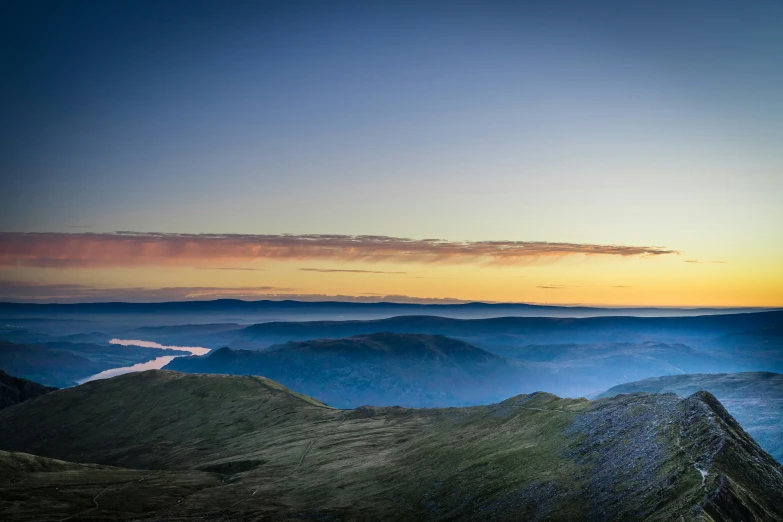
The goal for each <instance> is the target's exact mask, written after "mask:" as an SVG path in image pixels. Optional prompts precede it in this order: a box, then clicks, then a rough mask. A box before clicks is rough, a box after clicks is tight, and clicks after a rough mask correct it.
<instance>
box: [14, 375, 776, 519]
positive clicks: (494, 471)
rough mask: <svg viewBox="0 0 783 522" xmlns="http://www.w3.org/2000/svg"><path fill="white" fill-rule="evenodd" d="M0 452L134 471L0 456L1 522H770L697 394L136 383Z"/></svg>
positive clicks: (759, 454) (732, 436) (27, 423)
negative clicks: (370, 400) (437, 398)
mask: <svg viewBox="0 0 783 522" xmlns="http://www.w3.org/2000/svg"><path fill="white" fill-rule="evenodd" d="M0 446H2V448H1V449H4V450H11V451H24V452H28V453H34V454H37V455H40V456H45V457H47V458H48V459H52V458H55V459H64V460H67V461H78V462H92V463H96V464H100V465H102V466H123V467H127V468H141V469H147V470H149V471H146V472H137V471H125V470H116V469H110V470H108V471H106V470H101V475H100V477H107V478H105V479H101V478H95V477H98V476H99V475H97V474H95V475H93V474H87V473H85V472H83V471H80V470H81V467H82V466H85V465H72V464H67V463H57V464H56V465H54V464H50V463H51V461H50V460H48V459H40V458H39V457H31V456H27V455H23V456H19V455H13V454H5V453H0V470H3V469H11V470H12V471H11V472H10V473H0V480H2V481H3V482H4V483H3V484H0V487H2V488H4V489H3V490H2V491H3V493H2V494H0V514H2V515H3V517H4V518H6V519H9V520H41V519H47V520H52V519H60V518H66V517H69V516H72V515H77V514H78V515H79V516H78V517H77V518H78V519H83V520H84V519H91V520H111V519H121V518H132V519H135V520H153V519H154V520H330V521H334V520H378V519H384V520H544V519H546V520H562V521H566V520H568V521H571V520H596V521H598V520H601V521H603V520H609V521H614V520H617V521H620V520H622V521H635V520H649V521H671V520H685V521H696V520H703V521H714V522H718V521H720V522H724V521H725V522H728V521H732V520H745V521H767V520H783V468H782V467H781V466H780V465H779V464H778V463H777V462H775V461H774V459H772V458H771V457H770V456H769V455H767V454H766V453H765V452H764V451H763V450H761V449H760V448H759V447H758V446H757V445H756V444H755V442H754V441H753V440H752V439H751V438H750V437H749V436H748V435H747V434H746V433H745V432H744V431H743V430H742V428H741V427H740V426H739V425H738V424H737V423H736V422H735V421H734V420H733V419H732V418H731V417H730V416H729V414H728V413H727V412H726V411H725V410H724V409H723V407H722V406H721V405H720V403H718V402H717V400H715V398H714V397H712V396H711V395H709V394H707V393H701V392H700V393H697V394H695V395H693V396H691V397H689V398H687V399H682V398H679V397H677V396H675V395H673V394H672V395H624V396H621V397H616V398H612V399H603V400H600V401H596V402H588V401H586V400H569V399H559V398H557V397H555V396H553V395H549V394H543V393H538V394H533V395H525V396H518V397H514V398H512V399H509V400H506V401H504V402H502V403H499V404H495V405H491V406H479V407H471V408H451V409H424V410H411V409H403V408H371V407H365V408H359V409H355V410H336V409H334V408H330V407H328V406H325V405H323V404H321V403H319V402H318V401H315V400H313V399H309V398H307V397H305V396H301V395H298V394H295V393H293V392H291V391H290V390H287V389H286V388H284V387H282V386H280V385H279V384H277V383H275V382H273V381H269V380H266V379H263V378H258V377H241V376H226V375H185V374H179V373H176V372H167V371H150V372H143V373H137V374H127V375H122V376H119V377H116V378H113V379H108V380H104V381H95V382H90V383H87V384H85V385H82V386H78V387H76V388H71V389H68V390H62V391H58V392H55V393H51V394H47V395H45V396H42V397H39V398H38V399H34V400H31V401H28V402H25V403H22V404H18V405H16V406H13V407H11V408H7V409H5V410H3V411H0ZM13 459H17V460H18V459H22V460H23V461H26V460H28V459H29V460H33V461H34V462H33V464H30V465H27V464H24V465H20V464H19V463H18V462H17V463H16V464H15V463H14V462H13ZM39 460H40V462H41V464H37V462H38V461H39ZM9 461H10V463H9ZM67 466H75V467H76V468H75V471H76V473H74V474H73V475H71V476H70V477H69V478H68V479H67V481H66V479H65V478H64V475H63V474H62V470H63V468H67ZM42 468H43V469H42ZM121 473H125V475H122V477H120V475H119V474H121ZM112 474H117V475H112ZM702 474H704V478H702ZM66 482H67V484H65V483H66ZM55 487H60V490H59V492H58V493H55V492H54V491H53V490H54V488H55ZM39 492H40V495H41V497H40V498H43V499H44V500H45V501H39V497H38V493H39ZM52 498H54V499H56V505H53V503H54V502H55V500H50V499H52ZM142 498H144V499H147V498H149V499H152V500H149V501H147V500H144V501H142V500H138V501H133V499H142Z"/></svg>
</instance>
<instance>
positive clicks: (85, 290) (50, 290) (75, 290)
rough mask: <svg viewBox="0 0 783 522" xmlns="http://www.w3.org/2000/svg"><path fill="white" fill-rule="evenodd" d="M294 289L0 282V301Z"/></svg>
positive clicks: (179, 297) (238, 295)
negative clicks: (124, 286)
mask: <svg viewBox="0 0 783 522" xmlns="http://www.w3.org/2000/svg"><path fill="white" fill-rule="evenodd" d="M293 291H296V289H295V288H285V287H276V286H244V287H213V286H172V287H163V288H147V287H126V288H123V287H119V288H118V287H109V286H101V285H81V284H47V283H30V282H19V281H0V300H5V301H42V302H43V301H60V302H85V301H142V302H148V301H186V300H191V299H221V298H235V299H261V298H264V297H266V296H269V295H277V294H279V293H281V292H293Z"/></svg>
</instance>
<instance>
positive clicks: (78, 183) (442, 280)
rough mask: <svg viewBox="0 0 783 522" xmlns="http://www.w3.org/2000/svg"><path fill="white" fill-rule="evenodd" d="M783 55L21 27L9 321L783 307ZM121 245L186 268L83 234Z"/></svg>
mask: <svg viewBox="0 0 783 522" xmlns="http://www.w3.org/2000/svg"><path fill="white" fill-rule="evenodd" d="M782 28H783V4H782V3H781V2H779V1H777V0H768V1H736V2H723V1H699V2H696V1H689V0H680V1H671V2H667V1H663V2H644V3H642V2H621V1H612V2H609V1H603V2H602V1H596V2H578V1H573V2H566V1H546V2H543V1H542V2H522V1H519V2H491V1H488V2H321V1H319V2H296V1H284V2H261V1H256V2H247V1H241V2H240V1H235V2H217V1H215V2H206V1H182V2H177V1H167V2H159V1H156V2H144V1H133V2H131V1H127V2H120V1H91V2H87V1H73V2H60V1H52V2H38V1H34V0H24V1H21V0H20V1H10V2H4V3H3V4H2V6H0V66H1V67H2V69H1V70H2V71H3V78H4V79H3V81H2V82H0V114H2V119H1V120H0V125H1V127H0V149H1V150H0V175H1V176H2V180H1V181H2V187H1V188H2V190H0V231H2V232H4V233H5V234H2V235H0V298H2V299H13V300H22V299H33V300H58V301H67V300H88V301H89V300H105V299H130V300H160V299H184V298H188V299H193V298H210V297H221V296H239V297H243V298H257V297H259V296H263V295H269V294H274V295H279V296H290V295H297V296H304V298H317V297H315V296H321V295H341V296H352V297H358V298H363V299H376V298H381V297H383V296H406V297H398V299H404V298H408V297H410V298H455V299H463V300H487V301H522V302H542V303H569V304H575V303H585V304H615V305H664V306H665V305H672V306H674V305H693V306H697V305H699V306H700V305H706V306H782V305H783V203H781V202H782V201H783V146H781V144H783V29H782ZM115 231H133V232H156V233H160V235H159V236H155V237H154V238H153V239H150V240H149V241H151V242H152V243H155V244H157V245H161V244H162V245H164V247H160V248H158V247H151V246H149V244H147V243H145V244H143V245H142V244H139V243H133V244H132V245H131V246H130V247H128V248H130V250H129V251H128V252H126V251H125V250H123V249H124V248H125V247H120V246H118V245H120V244H121V243H122V242H123V241H124V239H123V238H119V239H118V237H117V236H116V235H114V234H108V235H100V236H85V235H84V234H85V233H91V234H99V233H113V232H115ZM21 232H47V233H54V234H43V235H36V236H29V235H27V236H19V235H18V234H17V233H21ZM57 234H61V235H57ZM62 234H69V235H67V236H66V235H62ZM182 234H211V235H212V236H203V237H190V236H188V237H189V239H187V244H188V246H187V247H186V248H184V247H182V244H183V243H182V241H183V240H182ZM223 234H242V235H245V236H247V237H245V239H243V240H242V244H241V245H239V246H236V245H234V246H231V247H230V248H228V250H227V251H225V252H224V254H220V255H218V254H215V252H223V249H224V248H225V247H226V243H225V241H228V240H227V239H225V238H223V236H220V235H223ZM281 234H292V236H285V237H287V239H285V238H280V237H279V235H281ZM303 235H318V237H319V238H321V239H318V241H319V242H320V243H319V244H318V245H317V246H316V247H312V246H311V245H310V243H307V241H311V239H307V237H310V236H307V237H302V236H303ZM327 235H329V236H330V237H331V235H340V236H384V237H387V238H392V239H390V240H389V241H386V243H384V245H385V246H382V247H379V246H378V242H377V241H373V240H368V239H354V240H353V241H354V242H355V243H356V248H357V249H358V251H360V252H361V255H358V254H357V255H348V254H346V253H345V251H343V249H344V248H345V246H344V245H343V243H342V242H343V241H344V239H324V237H325V236H327ZM218 236H219V237H218ZM262 236H263V237H262ZM272 236H274V237H277V239H269V237H272ZM221 238H222V239H221ZM265 238H266V239H265ZM399 238H412V239H414V240H423V239H432V238H437V239H439V240H443V242H442V243H439V245H441V246H435V247H432V246H431V245H429V246H427V245H424V246H423V245H421V244H418V243H417V244H415V245H413V246H411V245H410V244H407V243H406V244H401V243H400V241H399ZM145 241H146V240H145ZM221 241H223V242H221ZM231 241H233V240H231ZM270 241H271V243H270ZM324 241H325V243H324ZM330 241H331V243H330ZM280 242H282V243H280ZM389 242H391V243H393V247H389V246H388V243H389ZM487 242H528V243H525V244H522V245H520V244H517V246H516V247H512V249H513V248H516V249H517V250H519V251H521V250H520V249H523V248H526V249H527V250H526V254H525V255H518V253H514V254H513V255H509V254H508V253H502V254H501V253H499V252H498V251H496V250H492V249H490V250H487V247H486V244H487ZM552 243H555V244H567V245H572V246H571V247H568V248H561V247H558V248H555V249H554V250H553V249H552V248H549V247H545V246H544V245H550V244H552ZM65 244H67V245H69V246H67V247H64V246H63V245H65ZM122 244H124V243H122ZM281 244H283V245H284V246H285V252H283V253H281V251H280V250H279V249H280V248H282V247H280V246H279V245H281ZM509 244H510V243H509ZM134 245H135V246H134ZM400 245H402V246H400ZM443 245H445V246H443ZM504 245H506V246H505V247H502V248H508V244H507V243H504ZM610 246H611V247H622V248H629V249H630V250H621V251H620V253H618V252H617V251H613V250H612V249H611V248H609V247H610ZM273 247H274V248H273ZM314 248H315V250H314ZM351 248H353V247H351ZM379 248H380V250H379ZM390 248H391V250H389V249H390ZM411 248H413V250H411ZM444 248H445V249H446V250H448V252H446V253H444V252H445V251H444ZM493 248H496V247H493ZM270 249H273V250H274V252H272V251H270ZM421 249H424V250H425V252H424V254H422V250H421ZM455 249H456V250H460V249H468V250H469V252H470V255H466V254H465V253H464V252H463V253H461V254H459V255H456V254H454V251H455ZM634 249H635V250H634ZM650 249H653V250H652V251H651V250H650ZM349 251H352V250H350V248H349ZM663 251H665V253H662V252H663ZM515 252H516V250H515ZM651 252H652V253H651ZM118 259H122V260H123V261H122V262H119V261H118ZM55 261H56V262H55ZM88 261H89V262H88ZM237 268H241V269H242V270H236V269H237Z"/></svg>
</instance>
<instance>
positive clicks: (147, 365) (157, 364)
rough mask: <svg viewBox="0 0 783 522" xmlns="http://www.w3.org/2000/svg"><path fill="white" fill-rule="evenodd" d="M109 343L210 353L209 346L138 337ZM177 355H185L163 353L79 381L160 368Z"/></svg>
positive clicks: (114, 340)
mask: <svg viewBox="0 0 783 522" xmlns="http://www.w3.org/2000/svg"><path fill="white" fill-rule="evenodd" d="M109 343H110V344H119V345H122V346H141V347H143V348H158V349H160V350H182V351H186V352H190V353H191V354H192V355H206V354H208V353H209V348H202V347H200V346H164V345H162V344H159V343H155V342H152V341H140V340H136V339H112V340H111V341H109ZM177 357H185V356H184V355H163V356H160V357H157V358H155V359H153V360H151V361H147V362H144V363H139V364H134V365H133V366H123V367H121V368H112V369H111V370H106V371H103V372H101V373H96V374H95V375H90V376H89V377H87V378H86V379H81V380H80V381H78V383H79V384H84V383H85V382H90V381H96V380H98V379H108V378H109V377H116V376H117V375H122V374H124V373H131V372H143V371H144V370H159V369H161V368H163V367H164V366H166V365H167V364H168V363H170V362H171V361H172V360H174V359H176V358H177Z"/></svg>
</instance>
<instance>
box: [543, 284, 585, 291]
mask: <svg viewBox="0 0 783 522" xmlns="http://www.w3.org/2000/svg"><path fill="white" fill-rule="evenodd" d="M536 288H543V289H545V290H561V289H563V288H579V287H578V286H571V285H536Z"/></svg>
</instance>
